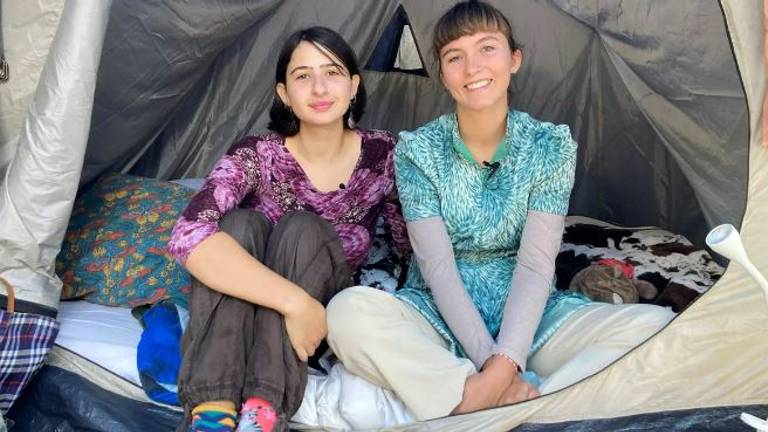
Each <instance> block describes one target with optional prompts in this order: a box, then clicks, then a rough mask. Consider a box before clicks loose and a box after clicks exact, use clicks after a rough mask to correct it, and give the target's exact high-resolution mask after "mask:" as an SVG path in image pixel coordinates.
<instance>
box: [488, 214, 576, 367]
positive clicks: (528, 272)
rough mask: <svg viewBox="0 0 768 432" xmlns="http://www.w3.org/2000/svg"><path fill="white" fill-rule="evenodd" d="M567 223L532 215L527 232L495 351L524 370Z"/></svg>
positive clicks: (546, 215)
mask: <svg viewBox="0 0 768 432" xmlns="http://www.w3.org/2000/svg"><path fill="white" fill-rule="evenodd" d="M564 221H565V217H564V216H560V215H556V214H550V213H542V212H538V211H529V212H528V216H527V218H526V221H525V227H524V228H523V235H522V238H521V240H520V249H519V250H518V254H517V267H516V269H515V274H514V275H513V276H512V281H511V286H510V290H509V294H508V296H507V301H506V304H505V305H504V315H503V319H502V321H501V329H500V331H499V336H498V338H497V343H496V346H495V347H494V348H493V353H494V354H502V355H503V356H504V357H507V358H509V359H512V360H513V361H514V362H515V364H516V365H517V366H518V367H519V368H520V369H522V370H525V365H526V358H527V357H528V351H529V349H530V347H531V343H532V341H533V335H534V334H535V333H536V329H537V328H538V326H539V322H540V321H541V316H542V314H543V312H544V306H545V305H546V303H547V298H548V297H549V287H550V284H551V282H552V277H553V275H554V274H555V258H556V257H557V253H558V251H559V250H560V241H561V238H562V234H563V226H564Z"/></svg>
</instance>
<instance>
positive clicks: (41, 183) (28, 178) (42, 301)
mask: <svg viewBox="0 0 768 432" xmlns="http://www.w3.org/2000/svg"><path fill="white" fill-rule="evenodd" d="M109 3H110V2H109V1H102V2H98V3H97V4H96V5H91V4H86V3H84V2H74V1H70V2H67V3H66V4H65V5H64V9H63V11H62V14H61V22H60V23H59V26H58V30H57V32H56V37H55V39H54V41H53V44H52V46H51V54H50V55H49V56H48V58H47V60H46V63H45V67H44V68H43V71H42V74H41V77H40V81H41V83H42V84H41V85H39V86H38V87H37V92H36V93H35V96H34V99H33V101H32V103H31V106H30V108H29V112H28V114H27V117H26V119H25V123H24V126H23V129H22V132H21V134H20V136H19V141H18V147H17V150H16V152H15V155H14V157H13V159H12V160H11V161H10V163H9V165H8V168H7V170H6V172H5V177H4V179H3V182H2V183H0V275H2V276H3V277H4V278H6V279H7V280H8V281H9V282H10V283H11V284H12V285H14V287H15V288H16V297H17V298H18V299H19V300H22V301H27V302H31V303H34V304H37V305H41V306H45V307H48V308H50V309H56V308H57V306H58V304H59V295H60V292H61V281H60V280H59V279H58V277H57V276H56V275H55V274H54V260H55V258H56V255H57V254H58V253H59V249H60V247H61V242H62V240H63V238H64V232H65V230H66V227H67V223H68V221H69V216H70V212H71V210H72V203H73V201H74V198H75V193H76V192H77V185H78V181H77V180H78V179H79V178H80V174H81V172H80V171H81V168H82V164H83V154H84V153H85V145H86V142H87V137H88V130H89V127H90V122H91V106H92V103H93V89H94V87H95V85H96V70H97V69H98V65H99V59H100V57H101V42H102V41H103V38H104V29H105V28H106V19H107V11H108V10H109Z"/></svg>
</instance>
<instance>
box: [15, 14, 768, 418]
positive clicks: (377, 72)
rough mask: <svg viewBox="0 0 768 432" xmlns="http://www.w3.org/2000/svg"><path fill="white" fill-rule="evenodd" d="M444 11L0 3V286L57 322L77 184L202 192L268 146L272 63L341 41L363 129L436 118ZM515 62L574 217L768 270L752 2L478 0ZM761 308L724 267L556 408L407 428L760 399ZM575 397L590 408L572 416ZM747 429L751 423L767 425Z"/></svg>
mask: <svg viewBox="0 0 768 432" xmlns="http://www.w3.org/2000/svg"><path fill="white" fill-rule="evenodd" d="M452 3H453V2H452V1H448V0H400V1H397V0H318V1H316V2H307V1H301V0H285V1H277V0H262V1H251V2H241V1H219V2H215V3H210V2H206V1H191V2H183V3H173V2H168V3H156V2H141V3H137V2H135V1H134V2H131V1H128V0H112V2H109V1H101V2H96V3H91V2H87V3H86V2H77V1H66V2H65V1H64V0H58V1H51V2H45V3H34V4H28V2H20V1H13V0H3V2H2V29H3V41H4V42H3V45H4V49H5V56H6V58H7V59H8V60H9V63H10V81H9V82H8V83H5V84H2V85H0V174H2V175H3V177H2V183H0V276H3V277H5V278H6V279H8V280H9V281H11V282H12V283H13V284H14V285H15V286H16V287H17V288H18V292H17V297H18V298H19V299H20V300H21V302H20V303H21V305H22V306H24V307H28V308H30V309H29V310H37V311H42V312H47V313H55V311H56V309H57V308H58V305H59V292H60V289H61V281H60V280H59V279H58V278H57V276H56V275H55V273H54V271H53V263H54V259H55V257H56V255H57V253H58V252H59V248H60V246H61V241H62V238H63V236H64V231H65V229H66V226H67V222H68V219H69V215H70V211H71V208H72V203H73V201H74V198H75V195H76V193H77V191H78V188H79V187H81V186H83V185H86V184H88V183H90V182H92V181H93V180H94V179H96V178H97V177H98V176H99V175H101V174H103V173H105V172H108V171H121V172H130V173H133V174H138V175H142V176H149V177H157V178H162V179H170V178H194V177H201V176H203V175H204V174H205V173H206V172H207V170H208V169H209V168H210V167H211V165H212V164H213V162H214V161H215V160H216V159H217V158H218V157H219V156H220V155H221V154H222V153H223V152H224V151H225V150H226V148H227V147H228V146H229V144H230V143H231V142H232V141H233V140H234V139H235V138H237V137H239V136H242V135H244V134H247V133H257V132H261V131H263V130H264V128H265V126H266V123H267V117H268V109H267V108H268V106H269V104H270V101H271V97H272V93H273V89H272V76H273V68H274V52H275V49H276V48H275V47H276V46H279V44H280V41H281V40H282V38H283V37H284V36H285V35H286V34H287V33H289V32H291V31H293V30H296V29H299V28H302V27H307V26H310V25H316V24H322V25H326V26H328V27H330V28H333V29H336V30H338V31H339V32H340V33H341V34H342V35H343V36H344V37H345V38H346V39H347V40H348V41H350V43H351V44H352V46H353V48H354V49H355V50H356V52H357V53H358V55H359V58H360V62H361V64H362V65H364V66H365V69H366V70H365V72H364V79H365V84H366V86H367V88H368V92H369V101H370V102H369V106H368V109H367V113H366V115H365V117H364V119H363V121H362V125H363V126H370V127H375V128H381V129H388V130H391V131H395V132H396V131H399V130H406V129H409V130H410V129H414V128H415V127H417V126H418V125H420V124H423V123H424V122H426V121H428V120H430V119H432V118H434V117H436V116H437V115H439V114H441V113H444V112H447V111H449V110H450V109H451V100H450V97H449V95H448V94H447V93H446V92H445V91H444V90H443V89H442V87H441V85H440V82H439V80H438V78H437V76H438V73H437V67H436V63H435V60H434V58H433V57H432V56H431V55H430V53H429V47H430V42H431V40H430V38H431V33H430V32H431V29H432V26H433V25H434V23H435V21H436V20H437V18H438V17H439V16H440V14H441V13H442V12H443V11H444V10H446V9H447V8H448V7H450V5H451V4H452ZM491 3H493V4H494V5H496V6H497V7H499V8H500V9H501V10H503V11H504V12H505V13H506V15H507V16H508V17H509V18H510V20H511V23H512V26H513V29H514V30H515V33H516V36H517V38H518V39H519V40H520V42H521V43H522V46H523V52H524V63H523V68H522V70H521V72H520V73H519V74H518V75H517V76H516V77H515V78H514V80H513V89H512V100H511V104H512V106H514V107H515V108H517V109H520V110H523V111H527V112H530V113H532V114H533V115H534V116H535V117H538V118H541V119H544V120H548V121H554V122H559V123H567V124H569V125H570V126H571V129H572V131H573V134H574V137H575V138H576V140H577V141H578V142H579V144H580V146H579V155H578V165H577V182H576V186H575V189H574V193H573V196H572V201H571V207H570V212H571V213H572V214H576V215H584V216H590V217H593V218H597V219H602V220H609V221H615V222H619V223H622V224H626V225H655V226H660V227H663V228H665V229H669V230H670V231H673V232H677V233H681V234H684V235H685V236H687V237H688V238H690V239H691V240H692V241H694V243H697V244H699V245H701V244H702V242H703V238H704V235H705V234H706V232H707V231H708V230H709V229H710V228H712V227H714V226H715V225H717V224H719V223H724V222H728V223H732V224H734V225H736V226H739V227H740V230H741V233H742V237H743V238H744V240H745V246H746V250H747V252H748V253H749V255H750V257H751V259H752V261H753V262H754V263H755V265H756V266H757V267H758V268H761V269H768V247H766V246H768V243H766V240H765V239H766V238H768V225H766V223H765V220H766V218H768V175H766V173H768V139H766V137H765V136H764V130H765V129H766V126H768V114H766V112H768V110H767V108H768V105H767V103H766V98H765V93H766V84H765V83H766V72H767V70H768V64H767V63H766V57H767V55H766V53H768V45H766V44H767V43H768V41H767V40H766V39H767V36H766V26H765V23H766V22H767V21H768V18H766V15H765V14H766V13H768V12H766V11H767V10H768V3H765V2H764V1H760V0H720V1H717V0H707V1H688V0H686V1H678V2H669V1H655V0H654V1H643V2H635V1H621V0H613V1H596V0H591V1H579V2H574V1H568V0H548V1H517V2H504V1H501V0H497V1H492V2H491ZM766 359H768V303H766V299H764V298H763V295H762V293H761V291H760V289H759V288H758V287H757V285H756V284H755V283H754V282H753V280H752V279H750V277H749V276H748V274H747V273H746V272H745V271H744V270H743V269H742V268H740V267H738V266H737V265H731V266H729V267H728V270H727V272H726V273H725V275H724V276H723V277H722V278H721V280H720V281H719V282H718V283H717V284H716V285H715V286H714V287H713V288H712V289H710V290H709V291H708V292H707V293H706V294H705V295H704V296H702V297H701V298H699V299H698V300H697V301H696V302H695V303H694V304H693V305H692V306H691V307H689V308H688V309H686V310H685V311H684V312H683V313H682V314H681V315H680V316H678V317H677V318H676V319H675V320H674V321H673V322H672V323H671V324H670V325H669V326H667V328H665V329H664V330H663V331H662V332H660V333H659V334H657V335H656V336H655V337H653V338H652V339H650V340H649V341H647V342H646V343H644V344H643V345H641V346H640V347H638V348H637V349H635V350H633V351H632V352H631V353H629V354H627V355H626V356H624V357H623V358H621V359H620V360H618V361H617V362H615V363H614V364H612V365H611V366H609V367H608V368H606V369H605V370H603V371H601V372H600V373H598V374H596V375H594V376H592V377H590V378H587V379H585V380H584V381H582V382H580V383H578V384H576V385H573V386H571V387H569V388H566V389H564V390H562V391H559V392H557V393H555V394H551V395H547V396H545V397H542V398H539V399H536V400H533V401H529V402H525V403H521V404H517V405H513V406H508V407H502V408H497V409H493V410H488V411H483V412H478V413H473V414H469V415H464V416H459V417H447V418H443V419H437V420H433V421H430V422H426V423H422V424H417V425H414V426H413V427H416V428H424V429H430V430H442V431H447V430H472V429H482V430H509V429H511V428H513V427H516V426H518V425H521V424H524V423H526V424H538V423H558V422H565V421H573V420H588V419H609V418H616V417H625V416H633V415H645V414H648V413H658V412H673V411H678V410H690V409H696V410H700V409H704V408H707V409H717V408H718V407H734V406H745V405H756V406H763V407H764V406H765V405H766V404H768V370H766V368H765V367H764V365H765V362H766ZM585 401H589V402H588V403H585ZM763 417H764V415H763Z"/></svg>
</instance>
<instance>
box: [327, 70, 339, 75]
mask: <svg viewBox="0 0 768 432" xmlns="http://www.w3.org/2000/svg"><path fill="white" fill-rule="evenodd" d="M328 75H329V76H340V75H343V74H342V73H341V71H340V70H338V69H328Z"/></svg>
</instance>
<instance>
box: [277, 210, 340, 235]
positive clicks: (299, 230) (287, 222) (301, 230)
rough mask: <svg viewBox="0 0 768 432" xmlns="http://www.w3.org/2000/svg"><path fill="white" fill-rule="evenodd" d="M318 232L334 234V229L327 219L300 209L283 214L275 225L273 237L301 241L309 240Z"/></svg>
mask: <svg viewBox="0 0 768 432" xmlns="http://www.w3.org/2000/svg"><path fill="white" fill-rule="evenodd" d="M318 233H320V234H321V235H325V236H327V235H335V230H334V228H333V226H332V225H331V224H330V223H329V222H328V221H326V220H325V219H323V218H321V217H320V216H318V215H316V214H315V213H312V212H308V211H304V210H301V211H294V212H290V213H286V214H285V215H283V217H282V218H280V220H279V221H278V222H277V225H275V230H274V233H273V237H275V238H279V239H280V240H281V241H286V240H293V241H296V242H301V241H305V240H311V239H312V237H316V236H317V234H318Z"/></svg>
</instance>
